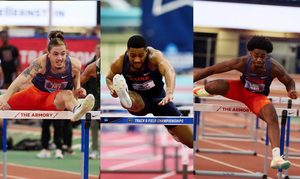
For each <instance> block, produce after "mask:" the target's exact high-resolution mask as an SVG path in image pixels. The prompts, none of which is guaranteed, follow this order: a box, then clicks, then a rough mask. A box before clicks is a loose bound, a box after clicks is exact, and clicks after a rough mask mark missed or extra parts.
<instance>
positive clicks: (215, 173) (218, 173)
mask: <svg viewBox="0 0 300 179" xmlns="http://www.w3.org/2000/svg"><path fill="white" fill-rule="evenodd" d="M195 101H196V100H195ZM197 105H199V104H196V105H195V104H194V113H198V114H197V115H196V114H195V116H194V117H196V118H199V119H194V126H195V125H196V126H197V122H196V121H198V120H200V111H201V110H199V109H197ZM222 106H225V105H222ZM229 107H230V106H229ZM231 107H232V106H231ZM239 107H240V106H239ZM203 108H205V107H204V106H203ZM216 110H221V112H228V111H222V109H221V108H220V106H217V107H213V106H211V105H207V104H206V108H205V109H204V111H210V112H216ZM284 110H285V111H287V114H289V115H288V116H297V112H298V110H297V109H286V108H276V112H277V114H281V113H282V111H284ZM194 129H195V128H194ZM196 130H199V127H196ZM194 132H195V131H194ZM195 133H197V132H195ZM266 135H267V134H266ZM195 139H196V140H198V137H197V136H196V137H194V140H195ZM194 143H196V141H194ZM195 147H196V146H194V151H197V150H196V149H195ZM197 148H198V146H197ZM267 153H268V150H267V149H266V154H267ZM267 157H268V155H265V161H267ZM194 162H195V159H194ZM266 167H267V164H266V162H264V173H239V172H226V171H205V170H195V169H194V175H209V176H231V177H248V178H267V168H266Z"/></svg>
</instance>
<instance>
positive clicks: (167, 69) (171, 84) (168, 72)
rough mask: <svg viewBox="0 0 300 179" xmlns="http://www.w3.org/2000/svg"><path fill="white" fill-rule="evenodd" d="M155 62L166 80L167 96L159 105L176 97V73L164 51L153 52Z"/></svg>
mask: <svg viewBox="0 0 300 179" xmlns="http://www.w3.org/2000/svg"><path fill="white" fill-rule="evenodd" d="M153 53H154V54H153V59H154V62H155V63H156V64H157V67H158V70H159V72H160V74H161V75H162V76H164V77H165V81H166V96H165V98H164V99H162V100H161V101H160V102H159V103H158V105H165V104H167V103H169V102H170V101H172V100H173V99H174V96H173V93H174V89H175V81H176V73H175V70H174V68H173V66H172V65H171V64H170V62H169V61H168V60H167V59H165V57H164V55H163V54H162V52H160V51H158V50H155V51H154V52H153Z"/></svg>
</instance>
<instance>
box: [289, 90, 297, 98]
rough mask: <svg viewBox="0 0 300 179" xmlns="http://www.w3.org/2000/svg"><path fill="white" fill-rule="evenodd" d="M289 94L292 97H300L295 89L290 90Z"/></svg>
mask: <svg viewBox="0 0 300 179" xmlns="http://www.w3.org/2000/svg"><path fill="white" fill-rule="evenodd" d="M288 96H289V97H290V98H291V99H297V97H298V94H297V91H295V90H290V91H289V92H288Z"/></svg>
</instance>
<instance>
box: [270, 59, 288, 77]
mask: <svg viewBox="0 0 300 179" xmlns="http://www.w3.org/2000/svg"><path fill="white" fill-rule="evenodd" d="M285 74H286V71H285V69H284V67H283V66H282V65H281V64H280V63H278V62H277V61H276V60H275V59H273V58H271V75H272V77H274V78H275V77H277V78H278V77H281V76H283V75H285Z"/></svg>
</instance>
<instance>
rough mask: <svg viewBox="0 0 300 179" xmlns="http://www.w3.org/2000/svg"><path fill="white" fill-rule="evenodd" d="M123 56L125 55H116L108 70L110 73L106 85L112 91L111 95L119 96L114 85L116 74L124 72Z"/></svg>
mask: <svg viewBox="0 0 300 179" xmlns="http://www.w3.org/2000/svg"><path fill="white" fill-rule="evenodd" d="M123 58H124V55H121V56H118V57H116V58H115V59H114V60H113V61H112V63H111V64H110V69H109V71H108V74H107V76H106V78H105V80H106V85H107V87H108V89H109V91H110V95H111V96H112V97H114V98H117V97H118V95H117V93H116V91H115V90H114V87H113V78H114V76H115V75H116V74H122V68H123Z"/></svg>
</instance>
